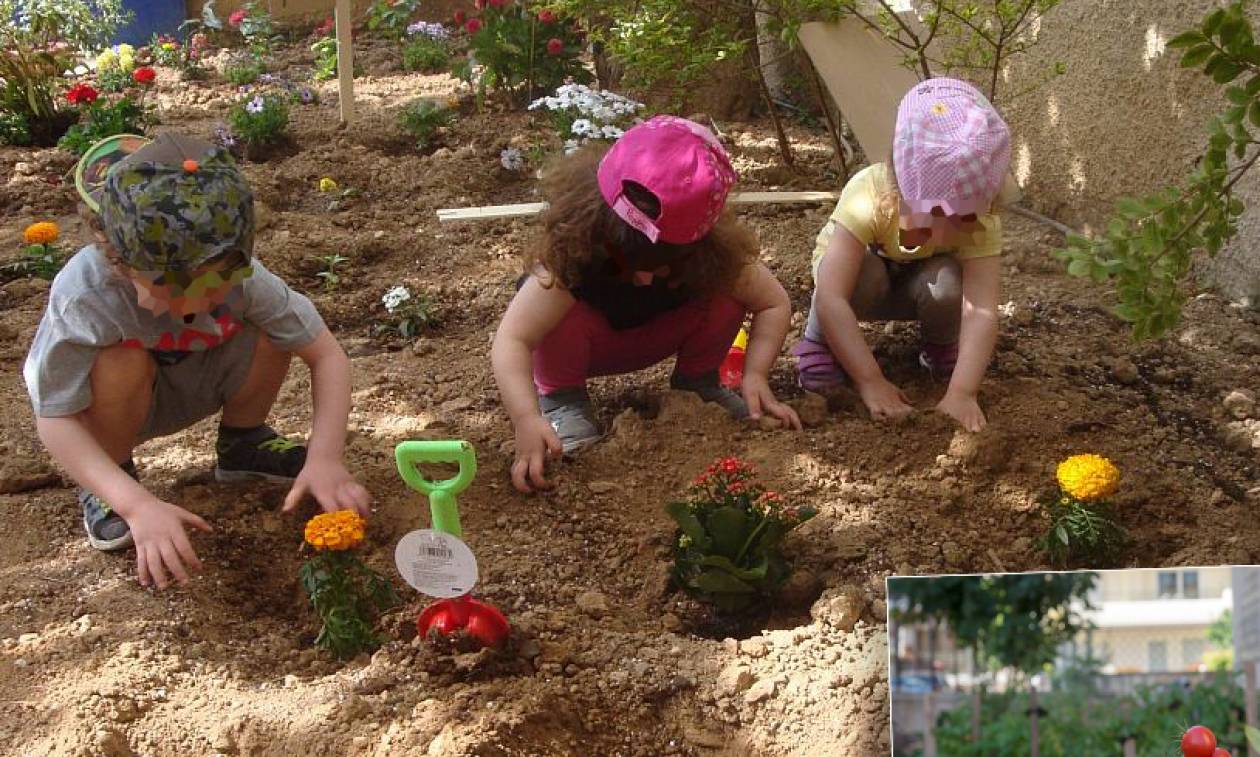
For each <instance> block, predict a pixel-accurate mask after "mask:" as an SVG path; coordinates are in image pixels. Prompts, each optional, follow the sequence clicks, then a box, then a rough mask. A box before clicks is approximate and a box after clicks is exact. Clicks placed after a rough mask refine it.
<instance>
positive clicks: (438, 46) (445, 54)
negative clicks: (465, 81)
mask: <svg viewBox="0 0 1260 757" xmlns="http://www.w3.org/2000/svg"><path fill="white" fill-rule="evenodd" d="M450 65H451V52H450V50H448V49H447V47H446V43H445V42H440V41H438V40H432V39H427V38H420V39H417V40H414V41H412V42H408V43H407V45H406V47H404V48H403V68H405V69H407V70H408V71H421V72H423V73H426V74H436V73H438V72H440V71H446V70H447V69H448V68H450Z"/></svg>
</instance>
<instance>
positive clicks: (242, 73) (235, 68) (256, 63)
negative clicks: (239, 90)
mask: <svg viewBox="0 0 1260 757" xmlns="http://www.w3.org/2000/svg"><path fill="white" fill-rule="evenodd" d="M265 73H267V67H266V65H264V64H263V62H262V61H261V60H258V59H257V58H254V57H252V56H244V57H240V58H236V59H234V60H232V61H230V62H229V63H228V64H227V65H226V66H224V67H223V78H224V79H227V80H228V81H229V82H231V83H233V84H235V85H236V86H238V87H243V86H245V85H247V84H253V83H254V82H256V81H258V77H260V76H262V75H263V74H265Z"/></svg>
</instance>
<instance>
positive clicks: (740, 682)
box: [716, 665, 755, 697]
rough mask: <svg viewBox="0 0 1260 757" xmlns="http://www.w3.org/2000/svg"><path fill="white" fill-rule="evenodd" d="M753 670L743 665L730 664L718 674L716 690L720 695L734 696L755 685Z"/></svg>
mask: <svg viewBox="0 0 1260 757" xmlns="http://www.w3.org/2000/svg"><path fill="white" fill-rule="evenodd" d="M754 680H755V679H754V678H753V674H752V671H751V670H749V669H748V668H746V667H744V666H743V665H728V666H727V667H726V668H724V669H723V670H722V672H721V673H719V674H718V678H717V684H716V690H717V693H718V695H719V696H724V697H733V696H736V695H737V694H739V693H741V692H743V691H746V690H747V689H748V687H749V686H752V685H753V681H754Z"/></svg>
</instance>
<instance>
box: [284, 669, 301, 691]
mask: <svg viewBox="0 0 1260 757" xmlns="http://www.w3.org/2000/svg"><path fill="white" fill-rule="evenodd" d="M300 682H301V679H300V678H298V677H297V676H295V675H293V674H292V673H290V674H288V675H287V676H285V677H284V687H285V688H286V689H292V688H293V687H295V686H297V685H298V683H300Z"/></svg>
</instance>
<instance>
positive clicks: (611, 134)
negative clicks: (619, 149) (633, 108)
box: [600, 124, 625, 139]
mask: <svg viewBox="0 0 1260 757" xmlns="http://www.w3.org/2000/svg"><path fill="white" fill-rule="evenodd" d="M600 132H601V133H602V136H603V137H604V139H621V135H622V134H625V132H624V131H622V130H621V129H619V128H617V127H616V126H610V125H607V124H606V125H605V126H604V128H603V129H600Z"/></svg>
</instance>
